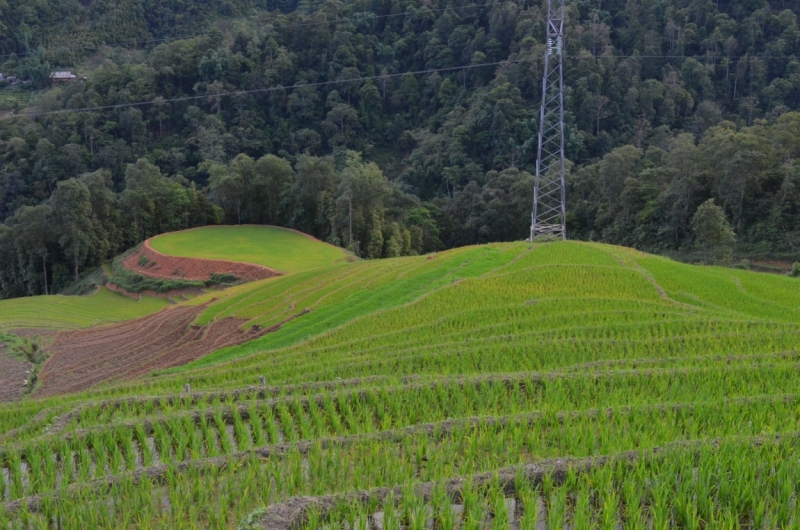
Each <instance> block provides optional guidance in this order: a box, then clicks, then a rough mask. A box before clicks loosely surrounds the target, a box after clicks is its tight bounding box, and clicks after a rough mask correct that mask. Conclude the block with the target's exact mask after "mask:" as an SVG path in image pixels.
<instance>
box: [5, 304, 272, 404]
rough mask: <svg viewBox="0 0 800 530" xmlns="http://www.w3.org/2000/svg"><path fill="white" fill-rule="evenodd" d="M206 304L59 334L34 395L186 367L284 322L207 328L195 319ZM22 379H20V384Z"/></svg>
mask: <svg viewBox="0 0 800 530" xmlns="http://www.w3.org/2000/svg"><path fill="white" fill-rule="evenodd" d="M205 309H206V306H205V305H204V306H177V307H170V308H167V309H164V310H162V311H160V312H158V313H155V314H153V315H149V316H146V317H144V318H140V319H137V320H131V321H128V322H123V323H121V324H116V325H113V326H106V327H101V328H90V329H83V330H78V331H69V332H61V333H59V334H58V335H57V336H56V338H55V340H54V341H53V343H52V344H51V345H50V347H49V348H48V352H49V353H50V355H51V356H50V358H49V359H48V360H47V362H46V363H45V364H44V366H43V367H42V370H41V372H40V373H39V388H38V389H37V390H36V392H35V395H36V396H51V395H54V394H62V393H66V392H77V391H80V390H85V389H87V388H90V387H92V386H95V385H98V384H100V383H107V382H111V381H118V380H122V379H131V378H134V377H139V376H143V375H146V374H148V373H150V372H152V371H154V370H160V369H164V368H170V367H173V366H179V365H182V364H186V363H188V362H190V361H194V360H195V359H199V358H200V357H202V356H204V355H207V354H209V353H211V352H213V351H216V350H218V349H220V348H224V347H226V346H233V345H236V344H241V343H243V342H246V341H249V340H253V339H255V338H257V337H259V336H261V335H264V334H266V333H269V332H271V331H276V330H277V329H280V327H281V324H278V325H276V326H272V327H269V328H265V329H261V328H259V327H257V326H254V327H253V328H251V329H249V330H247V331H244V330H243V329H242V324H243V323H244V322H246V321H245V320H240V319H235V318H225V319H222V320H219V321H215V322H212V323H211V324H209V325H208V326H195V325H193V324H192V322H194V319H195V318H196V317H197V316H198V315H199V314H200V313H202V312H203V310H205ZM21 383H22V379H20V384H21Z"/></svg>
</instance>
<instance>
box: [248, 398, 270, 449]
mask: <svg viewBox="0 0 800 530" xmlns="http://www.w3.org/2000/svg"><path fill="white" fill-rule="evenodd" d="M248 414H249V417H250V430H251V432H252V434H253V445H255V446H256V447H263V446H265V445H267V434H266V433H265V432H264V425H263V424H262V423H261V415H260V414H259V413H258V409H257V408H256V405H255V403H250V405H249V406H248Z"/></svg>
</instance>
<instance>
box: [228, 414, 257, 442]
mask: <svg viewBox="0 0 800 530" xmlns="http://www.w3.org/2000/svg"><path fill="white" fill-rule="evenodd" d="M231 414H232V416H233V431H234V437H235V438H236V447H237V449H238V450H239V451H246V450H248V449H250V447H251V446H252V440H251V439H250V432H249V430H248V428H247V424H246V423H245V421H244V420H243V419H242V416H241V415H240V414H239V409H238V408H237V407H235V406H234V407H231Z"/></svg>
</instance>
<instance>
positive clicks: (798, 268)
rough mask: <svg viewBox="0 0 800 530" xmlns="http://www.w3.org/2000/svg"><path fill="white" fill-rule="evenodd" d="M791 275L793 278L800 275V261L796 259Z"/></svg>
mask: <svg viewBox="0 0 800 530" xmlns="http://www.w3.org/2000/svg"><path fill="white" fill-rule="evenodd" d="M789 276H791V277H792V278H797V277H799V276H800V262H797V261H795V262H794V263H793V264H792V270H791V271H790V272H789Z"/></svg>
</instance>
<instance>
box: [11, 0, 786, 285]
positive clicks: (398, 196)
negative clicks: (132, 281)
mask: <svg viewBox="0 0 800 530" xmlns="http://www.w3.org/2000/svg"><path fill="white" fill-rule="evenodd" d="M567 4H568V19H567V35H568V38H567V41H566V54H567V56H568V57H567V58H566V63H565V83H566V86H567V87H568V88H567V98H566V104H567V115H566V119H567V132H568V144H567V156H568V158H569V161H570V164H569V175H568V190H567V198H568V230H569V234H570V237H572V238H576V239H591V240H598V241H605V242H611V243H619V244H624V245H629V246H634V247H636V248H640V249H643V250H648V251H654V252H691V251H692V250H693V249H695V248H697V247H698V246H701V245H702V243H701V241H700V240H701V239H702V238H701V237H700V236H699V232H698V229H696V225H697V223H694V224H693V223H692V220H693V218H694V216H695V213H696V212H697V210H698V207H699V206H700V205H701V204H704V203H707V204H716V205H718V206H719V207H721V208H722V210H721V211H722V212H723V213H724V217H725V219H723V220H722V221H723V222H724V221H727V224H729V225H730V227H731V228H732V229H733V231H734V232H735V241H736V247H735V249H736V253H737V254H738V255H740V256H760V257H795V256H797V255H798V254H800V229H799V228H798V227H800V169H799V168H796V167H795V163H796V160H797V158H798V156H800V114H799V113H797V111H798V110H800V109H798V105H800V58H798V57H800V28H798V25H797V15H798V14H800V1H796V0H771V1H767V0H737V1H731V0H574V1H568V2H567ZM543 35H544V15H543V2H541V1H540V0H534V1H522V0H520V1H494V2H479V3H473V2H470V1H469V0H447V1H445V0H433V1H428V2H419V1H417V0H407V1H398V0H355V1H347V2H341V1H333V0H328V1H324V2H320V1H305V0H304V1H302V2H294V1H293V0H227V1H216V0H80V1H78V0H41V1H39V2H10V1H8V0H0V54H2V55H3V57H2V58H1V59H0V62H3V61H4V64H2V67H0V70H2V72H3V74H4V75H6V76H8V75H16V76H19V77H20V78H21V79H23V80H25V81H29V82H28V83H26V84H24V85H22V86H21V87H7V88H4V89H2V91H12V90H16V91H24V92H26V93H29V94H30V102H31V106H30V107H27V108H21V107H18V108H17V110H16V111H14V112H6V113H5V114H4V115H3V116H2V117H0V159H1V160H2V166H1V167H0V220H2V221H4V224H3V225H0V297H11V296H21V295H26V294H37V293H44V292H46V291H47V292H51V291H52V290H53V289H56V290H58V289H60V288H62V287H63V286H65V285H67V284H68V283H69V282H70V281H72V280H73V279H74V278H75V277H76V276H79V275H80V274H81V273H82V271H84V270H87V269H89V268H91V267H92V266H96V265H98V264H99V263H101V262H102V261H103V260H106V259H108V258H110V257H111V256H113V255H114V254H116V253H119V252H120V251H122V250H124V249H125V248H128V247H130V246H131V245H134V244H136V243H138V242H139V241H141V240H142V239H143V238H146V237H150V236H152V235H155V234H157V233H160V232H163V231H167V230H175V229H180V228H185V227H190V226H197V225H202V224H208V223H220V222H224V223H271V224H279V225H284V226H290V227H294V228H297V229H300V230H303V231H305V232H308V233H311V234H313V235H315V236H317V237H320V238H322V239H325V240H327V241H330V242H332V243H335V244H338V245H341V246H344V247H350V248H351V249H352V250H353V251H354V252H356V253H357V254H358V255H361V256H363V257H369V258H375V257H386V256H396V255H403V254H413V253H421V252H429V251H433V250H437V249H440V248H446V247H453V246H459V245H466V244H474V243H482V242H487V241H499V240H517V239H522V238H524V237H526V236H527V234H528V230H529V220H530V208H531V201H532V189H533V176H532V173H534V171H535V170H534V168H535V156H536V135H537V129H538V123H537V118H538V108H539V103H540V101H539V100H540V96H541V73H542V56H543V50H544V48H543V40H544V38H543ZM481 65H483V66H481ZM462 67H467V68H462ZM56 69H72V70H73V71H75V72H78V73H79V79H78V80H77V81H74V82H71V83H61V84H57V85H52V84H51V81H50V79H49V73H50V72H51V71H53V70H56ZM432 70H435V71H432ZM423 71H427V73H421V72H423ZM84 76H85V77H86V79H85V80H81V78H82V77H84ZM264 89H267V90H264ZM2 91H0V92H2ZM237 92H241V93H240V94H235V93H237ZM176 99H177V101H174V100H176ZM140 102H146V103H147V104H143V105H139V104H138V103H140ZM132 103H137V104H136V105H131V104H132ZM87 107H92V110H89V111H81V112H75V111H74V110H77V109H85V108H87ZM70 109H72V110H73V111H69V110H70ZM62 110H67V111H68V112H60V111H62ZM26 113H33V114H32V115H30V116H25V114H26ZM710 199H713V201H714V202H713V203H708V201H709V200H710ZM729 239H730V240H731V241H733V238H729Z"/></svg>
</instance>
